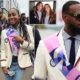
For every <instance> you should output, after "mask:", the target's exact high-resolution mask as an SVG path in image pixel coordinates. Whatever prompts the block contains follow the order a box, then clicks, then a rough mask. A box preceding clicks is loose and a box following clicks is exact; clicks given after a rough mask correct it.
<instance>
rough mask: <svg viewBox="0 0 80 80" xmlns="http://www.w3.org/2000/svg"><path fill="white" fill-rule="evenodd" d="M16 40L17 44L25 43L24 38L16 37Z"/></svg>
mask: <svg viewBox="0 0 80 80" xmlns="http://www.w3.org/2000/svg"><path fill="white" fill-rule="evenodd" d="M14 39H15V41H16V42H19V43H23V41H24V38H23V37H21V36H14Z"/></svg>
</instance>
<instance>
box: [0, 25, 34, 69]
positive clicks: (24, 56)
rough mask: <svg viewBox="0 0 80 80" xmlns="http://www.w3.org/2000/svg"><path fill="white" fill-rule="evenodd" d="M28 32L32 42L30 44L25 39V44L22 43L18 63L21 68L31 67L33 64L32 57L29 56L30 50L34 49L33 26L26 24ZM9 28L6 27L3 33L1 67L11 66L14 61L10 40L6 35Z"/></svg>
mask: <svg viewBox="0 0 80 80" xmlns="http://www.w3.org/2000/svg"><path fill="white" fill-rule="evenodd" d="M26 26H27V30H28V33H29V35H30V39H31V43H30V45H29V47H27V46H28V42H27V41H24V42H23V44H20V49H19V54H18V64H19V66H20V67H21V68H25V67H29V66H31V65H32V63H31V59H30V56H29V50H30V49H34V38H33V31H32V26H29V25H26ZM6 32H7V29H4V30H3V31H2V34H1V67H4V66H6V67H10V65H11V62H12V52H11V48H10V45H9V41H8V40H7V41H6V39H7V35H6Z"/></svg>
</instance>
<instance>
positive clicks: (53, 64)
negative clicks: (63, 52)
mask: <svg viewBox="0 0 80 80" xmlns="http://www.w3.org/2000/svg"><path fill="white" fill-rule="evenodd" d="M50 65H51V66H52V67H55V66H56V63H55V62H54V61H53V60H52V59H51V60H50Z"/></svg>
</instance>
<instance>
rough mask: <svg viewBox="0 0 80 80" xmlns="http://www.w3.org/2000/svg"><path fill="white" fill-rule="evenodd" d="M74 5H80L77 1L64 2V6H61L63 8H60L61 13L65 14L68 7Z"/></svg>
mask: <svg viewBox="0 0 80 80" xmlns="http://www.w3.org/2000/svg"><path fill="white" fill-rule="evenodd" d="M75 4H80V3H79V2H77V1H68V2H66V3H65V4H64V5H63V8H62V13H66V12H68V11H69V7H70V6H71V5H75Z"/></svg>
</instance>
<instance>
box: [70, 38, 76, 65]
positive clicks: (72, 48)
mask: <svg viewBox="0 0 80 80" xmlns="http://www.w3.org/2000/svg"><path fill="white" fill-rule="evenodd" d="M69 39H70V40H71V48H70V56H69V62H70V64H72V65H74V62H75V38H73V37H70V38H69Z"/></svg>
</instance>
